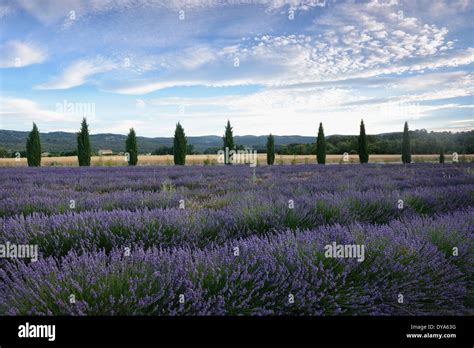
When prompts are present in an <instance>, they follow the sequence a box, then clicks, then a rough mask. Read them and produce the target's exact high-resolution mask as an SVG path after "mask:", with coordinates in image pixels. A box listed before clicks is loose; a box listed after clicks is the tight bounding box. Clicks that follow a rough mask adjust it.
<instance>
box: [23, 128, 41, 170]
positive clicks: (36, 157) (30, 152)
mask: <svg viewBox="0 0 474 348" xmlns="http://www.w3.org/2000/svg"><path fill="white" fill-rule="evenodd" d="M26 159H27V161H28V167H39V166H41V141H40V134H39V131H38V127H37V126H36V123H33V129H32V130H31V132H30V134H29V136H28V139H26Z"/></svg>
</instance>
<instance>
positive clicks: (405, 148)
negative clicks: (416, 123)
mask: <svg viewBox="0 0 474 348" xmlns="http://www.w3.org/2000/svg"><path fill="white" fill-rule="evenodd" d="M402 162H403V163H411V149H410V134H408V122H405V127H403V142H402Z"/></svg>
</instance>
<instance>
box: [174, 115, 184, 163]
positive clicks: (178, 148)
mask: <svg viewBox="0 0 474 348" xmlns="http://www.w3.org/2000/svg"><path fill="white" fill-rule="evenodd" d="M186 150H187V139H186V135H185V134H184V129H183V127H182V126H181V124H180V123H179V122H178V124H177V125H176V130H175V131H174V141H173V155H174V164H176V165H185V164H186Z"/></svg>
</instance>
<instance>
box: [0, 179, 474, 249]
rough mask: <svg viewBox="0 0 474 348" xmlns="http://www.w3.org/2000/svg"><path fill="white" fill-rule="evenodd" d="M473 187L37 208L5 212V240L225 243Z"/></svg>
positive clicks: (401, 211)
mask: <svg viewBox="0 0 474 348" xmlns="http://www.w3.org/2000/svg"><path fill="white" fill-rule="evenodd" d="M473 192H474V185H462V186H453V187H446V188H443V187H441V188H421V189H416V190H406V191H403V192H402V193H398V192H384V191H367V192H358V191H356V192H352V191H348V192H345V193H335V194H331V193H322V194H315V195H304V196H301V197H299V198H298V199H295V200H294V202H293V203H294V204H293V208H290V207H289V203H288V202H289V199H290V197H283V196H281V195H280V194H271V195H268V196H265V195H259V194H256V193H243V194H238V193H231V194H227V195H224V196H222V197H219V198H218V199H217V200H216V201H214V202H208V203H207V204H208V205H209V206H210V207H212V208H215V209H211V208H203V207H200V208H196V207H194V208H193V207H189V208H185V209H180V208H168V209H148V208H137V207H136V205H135V204H134V202H133V200H132V202H131V204H130V209H131V210H123V209H115V210H111V211H83V212H80V213H75V212H68V213H64V214H55V215H45V214H37V213H34V214H32V215H28V216H23V215H20V216H15V217H7V218H3V219H0V223H1V226H0V243H1V242H7V241H10V242H12V243H17V244H38V245H39V248H40V250H41V252H42V253H44V255H45V256H49V255H53V256H62V255H65V254H66V253H67V252H68V251H69V250H71V249H74V250H76V251H81V250H90V251H92V250H98V249H105V250H107V251H108V250H111V249H112V248H113V247H121V246H126V245H136V244H141V245H142V246H143V247H146V248H148V247H151V246H154V245H155V246H184V245H186V246H190V247H203V246H206V245H207V244H209V243H211V242H217V243H224V242H225V241H227V240H229V239H231V238H239V237H246V236H249V235H252V234H257V235H261V234H264V233H269V232H273V231H276V230H283V229H286V228H289V229H293V230H294V229H310V228H315V227H318V226H321V225H328V224H336V223H337V224H343V225H347V224H350V223H352V222H353V221H359V222H366V223H376V224H383V223H388V222H390V221H391V220H394V219H398V218H410V217H413V216H417V215H432V214H436V213H443V212H449V211H455V210H457V209H460V208H463V207H466V206H467V207H468V206H474V194H473ZM446 197H449V199H446ZM400 200H401V201H402V204H403V207H402V208H401V205H400ZM222 202H225V203H222ZM99 203H102V202H101V201H99ZM122 203H123V201H122ZM45 204H47V202H45ZM109 204H110V202H109ZM96 207H97V208H100V207H101V205H100V204H97V205H96ZM102 207H103V206H102ZM219 207H220V209H217V208H219Z"/></svg>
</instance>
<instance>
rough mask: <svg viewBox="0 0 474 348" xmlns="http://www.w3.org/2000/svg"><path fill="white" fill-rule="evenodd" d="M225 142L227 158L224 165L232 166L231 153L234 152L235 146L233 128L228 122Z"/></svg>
mask: <svg viewBox="0 0 474 348" xmlns="http://www.w3.org/2000/svg"><path fill="white" fill-rule="evenodd" d="M222 139H223V141H224V151H225V153H226V156H224V163H225V164H232V162H231V161H230V155H228V154H229V152H230V151H232V150H234V148H235V145H234V135H233V132H232V126H231V125H230V121H229V120H227V125H226V126H225V133H224V137H223V138H222Z"/></svg>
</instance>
